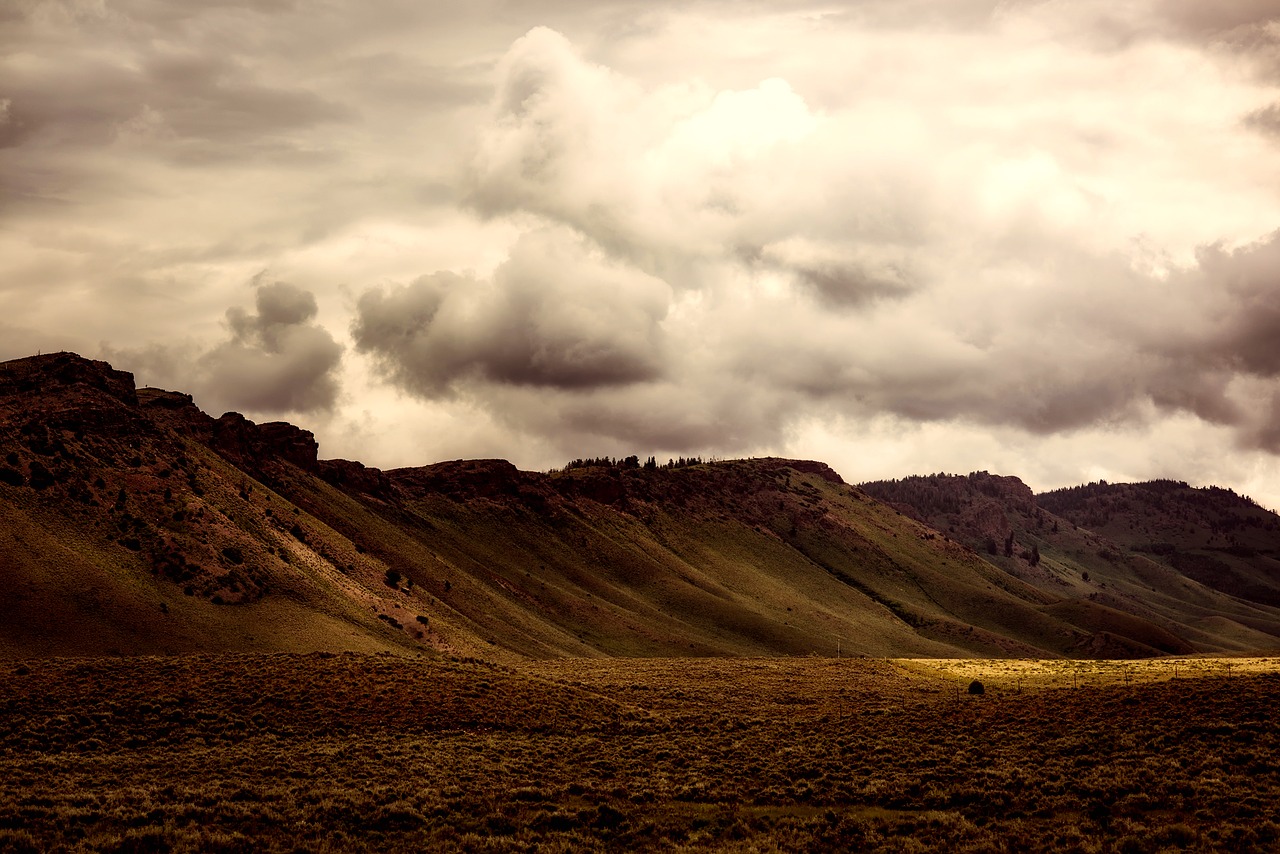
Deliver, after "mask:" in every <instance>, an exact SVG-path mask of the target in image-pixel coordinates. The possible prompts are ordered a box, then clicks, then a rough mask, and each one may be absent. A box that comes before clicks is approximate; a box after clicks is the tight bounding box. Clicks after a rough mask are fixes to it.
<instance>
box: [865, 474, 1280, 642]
mask: <svg viewBox="0 0 1280 854" xmlns="http://www.w3.org/2000/svg"><path fill="white" fill-rule="evenodd" d="M862 489H863V490H864V491H866V492H867V493H868V494H869V495H872V496H874V497H876V498H878V499H880V500H882V501H885V502H888V503H890V504H891V505H892V506H894V507H895V508H897V509H898V510H900V511H901V512H904V513H906V514H908V515H909V516H911V517H912V518H914V519H917V520H918V521H921V522H923V523H925V524H927V525H930V526H932V527H935V528H937V529H938V530H940V531H943V532H946V533H947V534H948V535H949V536H952V537H954V538H956V539H957V540H959V541H960V542H962V543H964V544H966V545H967V546H969V547H970V548H972V549H974V550H976V551H977V552H979V553H980V554H982V556H983V557H984V558H985V559H986V560H987V561H989V562H990V563H992V564H994V565H996V566H999V567H1000V568H1001V569H1002V570H1004V571H1005V572H1007V573H1009V574H1010V575H1012V576H1014V577H1016V578H1019V579H1021V580H1022V581H1025V582H1026V583H1028V584H1030V585H1032V586H1034V587H1036V588H1037V589H1039V590H1043V591H1045V592H1047V593H1051V594H1055V595H1057V596H1061V597H1066V601H1065V602H1062V603H1059V604H1058V605H1055V606H1054V613H1056V614H1057V615H1058V616H1060V617H1062V618H1063V619H1065V620H1067V621H1068V622H1070V623H1072V624H1073V625H1076V626H1077V627H1079V628H1081V629H1086V630H1091V631H1093V632H1095V633H1097V634H1098V635H1099V636H1100V635H1101V633H1102V632H1106V633H1107V634H1108V637H1109V638H1111V639H1113V640H1114V639H1115V638H1117V637H1120V636H1125V637H1129V638H1132V639H1139V638H1138V633H1137V632H1136V627H1135V626H1134V624H1133V623H1132V620H1133V619H1135V618H1137V619H1141V620H1143V621H1145V622H1146V623H1148V624H1150V625H1153V626H1156V627H1158V628H1159V629H1161V630H1162V631H1163V632H1165V633H1167V635H1172V636H1174V637H1176V638H1177V639H1178V641H1179V642H1178V643H1173V642H1172V641H1171V640H1170V639H1169V637H1167V636H1164V637H1161V636H1158V635H1152V636H1149V637H1145V638H1141V639H1142V640H1143V641H1144V642H1145V643H1147V644H1148V645H1150V646H1153V647H1155V648H1157V649H1159V650H1161V651H1164V652H1189V651H1192V650H1211V649H1223V650H1230V649H1235V648H1239V647H1240V646H1244V647H1256V648H1269V647H1272V646H1274V645H1275V640H1274V639H1275V637H1276V633H1277V624H1276V621H1275V617H1276V609H1277V605H1280V596H1278V595H1277V594H1280V563H1277V561H1276V559H1275V555H1280V517H1277V516H1276V515H1275V514H1274V513H1272V512H1270V511H1267V510H1264V509H1262V508H1261V507H1259V506H1258V505H1256V504H1254V503H1253V502H1252V501H1250V500H1248V499H1246V498H1242V497H1240V496H1237V495H1235V493H1232V492H1230V491H1228V490H1222V489H1216V488H1210V489H1193V488H1191V487H1188V486H1187V485H1186V484H1185V483H1177V484H1175V483H1172V482H1167V481H1157V482H1153V483H1146V484H1115V485H1109V484H1093V485H1089V486H1083V487H1075V488H1072V489H1064V490H1056V491H1054V492H1049V493H1043V494H1041V495H1035V494H1033V493H1032V491H1031V489H1030V488H1029V487H1027V486H1026V485H1025V484H1024V483H1022V481H1020V480H1019V479H1018V478H1016V477H1000V476H997V475H992V474H988V473H987V472H974V473H972V474H969V475H946V474H935V475H928V476H916V477H907V478H903V479H901V480H893V481H877V482H872V483H864V484H862ZM1100 643H1101V642H1099V644H1100ZM1097 651H1098V652H1102V653H1106V650H1105V649H1103V648H1101V647H1099V649H1098V650H1097Z"/></svg>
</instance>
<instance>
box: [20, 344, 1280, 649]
mask: <svg viewBox="0 0 1280 854" xmlns="http://www.w3.org/2000/svg"><path fill="white" fill-rule="evenodd" d="M318 451H319V449H318V447H317V445H316V442H315V440H314V437H313V436H312V434H310V433H309V432H307V431H306V430H303V429H300V428H298V427H295V426H293V425H290V424H286V423H283V422H272V423H265V424H255V423H253V422H251V421H248V420H246V419H245V418H243V417H242V416H240V415H237V414H235V413H228V414H225V415H223V416H221V417H219V418H213V417H211V416H209V415H207V414H205V413H203V412H201V411H200V410H199V409H198V408H197V407H196V406H195V404H194V403H193V401H192V399H191V398H190V396H188V395H185V394H181V393H178V392H173V391H164V390H160V389H149V388H143V389H137V388H136V387H135V385H134V382H133V378H132V376H131V375H129V374H127V373H124V372H121V371H116V370H114V369H112V368H111V367H110V366H109V365H107V364H105V363H102V362H94V361H90V360H87V359H84V358H81V357H79V356H76V355H74V354H70V353H57V354H51V355H44V356H37V357H29V358H26V359H19V360H15V361H11V362H6V363H0V576H2V577H3V585H2V586H0V609H3V612H4V613H5V614H6V619H5V620H4V621H2V622H0V655H4V656H8V657H25V656H36V655H100V654H143V653H178V652H192V651H254V650H281V651H316V650H360V651H391V652H397V653H422V654H428V655H434V654H440V653H447V654H452V655H462V656H474V657H483V658H487V659H490V660H497V661H504V660H505V661H515V660H522V659H529V658H534V659H539V658H556V657H566V656H576V657H591V656H630V657H639V656H731V655H733V656H747V655H750V656H761V655H763V656H770V655H809V654H817V655H824V656H825V655H836V654H843V655H855V654H856V655H872V656H917V657H928V656H937V657H951V656H968V655H979V656H1012V655H1018V656H1038V657H1055V656H1092V657H1107V656H1121V655H1123V656H1135V655H1157V654H1162V653H1169V652H1187V651H1193V650H1203V651H1221V650H1243V649H1256V648H1263V647H1271V646H1275V645H1277V642H1278V641H1277V638H1280V607H1277V605H1276V603H1274V602H1272V601H1269V600H1265V599H1263V598H1259V597H1258V596H1251V595H1248V594H1250V591H1251V590H1252V588H1244V587H1241V588H1239V589H1236V590H1234V591H1233V590H1230V589H1226V587H1224V586H1223V585H1221V584H1219V585H1213V584H1209V583H1206V582H1205V579H1204V578H1203V577H1196V575H1194V574H1193V573H1191V572H1186V571H1183V570H1181V569H1179V568H1178V566H1177V565H1176V563H1175V562H1172V561H1167V560H1162V558H1167V557H1170V555H1160V554H1157V553H1154V552H1150V551H1148V552H1144V551H1134V550H1133V549H1132V548H1130V547H1129V546H1130V544H1129V542H1128V541H1125V540H1123V539H1114V540H1113V539H1111V538H1109V537H1110V536H1111V535H1110V534H1108V535H1105V536H1104V534H1103V533H1095V532H1091V531H1087V530H1085V529H1084V528H1082V527H1078V524H1079V523H1077V522H1076V521H1073V520H1074V519H1075V517H1074V516H1072V515H1071V513H1069V512H1066V511H1065V510H1064V511H1063V512H1062V515H1056V511H1053V510H1052V509H1051V508H1050V507H1049V506H1048V504H1046V505H1045V506H1041V505H1040V504H1039V503H1037V498H1036V497H1035V496H1032V495H1031V494H1030V490H1027V489H1026V488H1025V487H1023V486H1021V484H1020V482H1017V481H1016V479H1011V478H1004V479H1000V478H991V477H990V476H985V477H984V478H976V476H974V478H972V482H971V483H967V484H965V489H967V490H968V492H965V493H964V495H963V496H962V497H960V498H956V497H955V496H951V497H947V498H946V499H945V502H950V503H945V502H944V503H943V504H937V503H936V502H935V504H936V506H935V504H929V503H928V502H927V501H926V500H925V498H924V497H922V496H926V495H930V494H934V493H929V492H928V490H924V491H921V490H916V492H915V493H913V494H912V495H907V494H906V493H905V492H903V490H898V493H899V494H896V495H888V494H885V489H884V488H882V487H877V486H876V485H866V486H865V487H863V488H860V487H855V486H852V485H849V484H846V483H845V482H844V481H843V480H842V479H841V478H840V476H839V475H838V474H836V473H835V472H834V471H832V470H831V469H830V468H829V467H827V466H826V465H824V464H822V463H818V462H811V461H797V460H783V459H773V458H769V459H751V460H735V461H726V462H714V463H701V462H693V463H687V461H686V463H687V464H672V465H669V466H656V465H652V466H646V465H640V464H639V461H638V460H637V459H635V458H628V459H627V460H624V461H612V460H607V461H594V462H593V463H591V464H588V463H583V464H581V465H575V466H570V467H566V468H565V469H564V470H562V471H555V472H550V473H538V472H523V471H519V470H517V469H516V468H515V467H514V466H512V465H511V464H510V463H507V462H505V461H502V460H465V461H452V462H443V463H437V464H434V465H427V466H421V467H413V468H403V469H394V470H387V471H381V470H378V469H374V468H369V467H366V466H364V465H362V464H360V463H358V462H354V461H348V460H321V459H319V454H318ZM898 483H905V482H898ZM913 484H914V482H913ZM915 485H918V484H915ZM913 488H914V487H913ZM951 491H954V490H951V487H950V486H948V489H947V490H944V492H947V493H948V495H950V492H951ZM962 491H963V490H962ZM934 492H935V493H937V490H935V491H934ZM938 495H941V493H938ZM908 499H911V500H908ZM939 500H942V499H939ZM957 502H958V503H957ZM944 505H945V506H944ZM1072 512H1075V511H1072ZM1259 518H1261V519H1262V521H1261V522H1260V523H1259V524H1260V525H1262V526H1263V528H1264V529H1265V526H1266V524H1268V522H1269V521H1271V520H1273V519H1274V516H1271V517H1269V518H1268V517H1259ZM1250 530H1251V532H1252V528H1251V529H1250ZM1010 534H1012V535H1013V539H1012V541H1011V542H1012V544H1011V545H1010V547H1009V549H1007V550H1006V548H1005V544H1006V542H1008V541H1009V539H1008V538H1009V535H1010ZM988 540H994V541H995V545H994V553H992V552H993V547H992V543H991V542H988ZM1135 542H1136V541H1135ZM1144 542H1145V541H1144ZM1152 542H1155V540H1154V539H1153V540H1152ZM1161 542H1163V540H1161ZM1170 542H1175V545H1176V546H1177V547H1178V549H1180V550H1185V551H1186V553H1188V554H1190V553H1197V554H1198V553H1199V551H1203V549H1202V548H1201V547H1200V546H1198V545H1193V541H1192V540H1185V541H1184V540H1176V541H1175V540H1170ZM1194 542H1195V543H1199V541H1194ZM1213 542H1215V543H1216V542H1218V541H1217V540H1214V541H1213ZM1268 542H1269V541H1268ZM1243 543H1244V545H1247V546H1248V547H1249V548H1253V549H1254V550H1255V551H1258V552H1259V553H1260V552H1261V551H1262V550H1263V549H1269V548H1270V546H1268V545H1266V543H1264V542H1263V541H1262V540H1259V541H1258V542H1254V540H1253V539H1249V540H1247V541H1243ZM1205 547H1206V548H1207V546H1205ZM1225 547H1226V546H1224V548H1225ZM1242 547H1243V546H1242ZM1037 550H1038V551H1037ZM1197 550H1199V551H1197ZM1006 551H1007V552H1008V553H1007V554H1006ZM1104 552H1105V554H1104ZM1177 553H1178V554H1182V553H1183V552H1182V551H1178V552H1177ZM1171 554H1172V553H1171ZM1215 554H1216V553H1215ZM1037 555H1038V557H1036V556H1037ZM1240 559H1241V560H1243V559H1244V558H1240ZM1240 571H1241V572H1244V570H1243V569H1242V570H1240ZM1250 572H1251V573H1252V574H1247V575H1245V576H1242V577H1243V578H1245V580H1246V581H1248V582H1250V583H1254V582H1256V583H1258V584H1262V583H1263V580H1264V578H1265V566H1262V567H1261V568H1259V569H1257V570H1256V571H1253V570H1251V571H1250ZM1201 575H1203V573H1201ZM1268 589H1269V588H1268Z"/></svg>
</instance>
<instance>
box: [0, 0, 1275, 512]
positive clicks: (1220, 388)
mask: <svg viewBox="0 0 1280 854" xmlns="http://www.w3.org/2000/svg"><path fill="white" fill-rule="evenodd" d="M55 350H71V351H75V352H78V353H81V354H82V355H85V356H89V357H92V358H99V359H106V360H107V361H110V362H111V363H112V364H113V365H114V366H115V367H117V368H120V369H122V370H128V371H132V372H133V373H134V374H135V376H136V378H137V381H138V383H139V385H155V386H160V387H164V388H171V389H177V390H182V391H186V392H189V393H191V394H193V395H194V397H195V400H196V403H197V404H198V405H199V406H200V407H201V408H203V409H205V410H206V411H208V412H210V413H211V414H213V415H218V414H220V413H222V412H224V411H228V410H234V411H239V412H242V413H244V414H245V415H247V416H248V417H250V418H252V419H254V420H258V421H269V420H288V421H292V422H293V423H295V424H298V425H299V426H302V427H305V428H307V429H310V430H312V431H313V432H314V433H315V434H316V437H317V439H318V441H319V442H320V447H321V456H322V457H325V458H333V457H343V458H348V459H358V460H361V461H364V462H365V463H367V464H369V465H375V466H380V467H384V468H393V467H398V466H408V465H421V464H427V463H431V462H435V461H438V460H444V459H456V458H463V457H502V458H506V459H509V460H511V461H512V462H514V463H516V464H517V465H518V466H520V467H522V468H525V469H534V470H544V469H548V468H551V467H554V466H559V465H562V464H563V463H565V462H566V461H568V460H570V459H573V458H575V457H587V456H599V455H610V456H625V455H628V454H638V455H640V456H641V457H647V456H649V455H651V454H652V455H655V456H657V457H658V459H659V460H665V459H666V458H667V457H674V456H681V455H684V456H691V455H698V456H702V457H704V458H733V457H742V456H761V455H780V456H788V457H797V458H808V459H820V460H824V461H826V462H828V463H829V464H831V465H832V466H833V467H834V468H835V469H836V470H837V471H839V472H840V473H841V474H842V475H843V476H844V477H845V479H846V480H849V481H852V482H859V481H864V480H869V479H878V478H890V477H902V476H906V475H910V474H924V473H930V472H938V471H946V472H959V473H964V472H968V471H975V470H987V471H991V472H995V473H1000V474H1008V475H1017V476H1019V477H1021V478H1022V479H1023V480H1024V481H1026V482H1027V483H1028V484H1030V485H1031V486H1032V487H1033V488H1035V489H1038V490H1043V489H1051V488H1056V487H1061V486H1069V485H1074V484H1078V483H1085V482H1090V481H1094V480H1098V479H1106V480H1111V481H1126V480H1143V479H1149V478H1155V477H1171V478H1176V479H1181V480H1187V481H1189V482H1191V483H1193V484H1196V485H1207V484H1217V485H1220V486H1228V487H1231V488H1234V489H1236V490H1237V491H1239V492H1243V493H1245V494H1248V495H1251V496H1253V497H1254V498H1255V499H1257V500H1258V501H1260V502H1261V503H1263V504H1264V505H1266V506H1269V507H1272V508H1280V2H1277V0H1223V2H1215V3H1205V2H1201V1H1200V0H1118V1H1117V0H1071V2H1064V0H1002V2H994V0H860V1H859V2H846V3H805V2H790V0H786V2H783V0H779V2H734V3H730V2H680V3H664V2H621V0H615V2H609V1H608V0H606V2H599V3H580V2H569V0H528V2H498V0H477V2H465V3H464V2H457V3H453V2H432V3H422V2H418V0H369V2H362V3H358V4H357V3H345V2H338V0H208V2H202V3H173V2H168V0H8V2H5V3H0V359H8V358H17V357H21V356H26V355H31V354H34V353H36V352H50V351H55Z"/></svg>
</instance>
